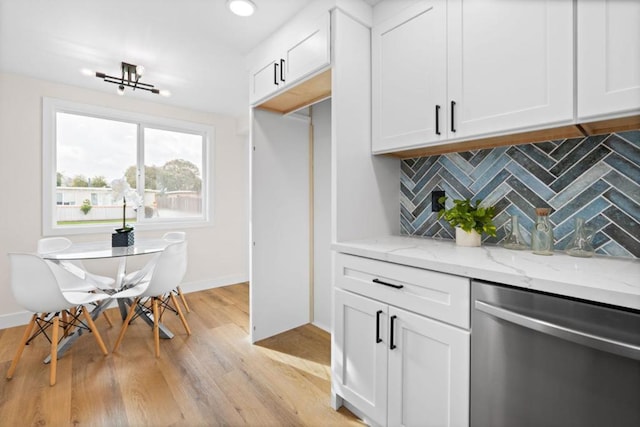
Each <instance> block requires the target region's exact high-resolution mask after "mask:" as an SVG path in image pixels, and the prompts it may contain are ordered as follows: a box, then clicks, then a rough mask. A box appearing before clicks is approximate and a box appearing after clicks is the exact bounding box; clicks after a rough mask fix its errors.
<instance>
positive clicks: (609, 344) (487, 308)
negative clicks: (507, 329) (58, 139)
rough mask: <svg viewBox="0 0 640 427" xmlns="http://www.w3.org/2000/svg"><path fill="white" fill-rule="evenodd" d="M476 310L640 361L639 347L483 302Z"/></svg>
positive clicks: (477, 302) (477, 303)
mask: <svg viewBox="0 0 640 427" xmlns="http://www.w3.org/2000/svg"><path fill="white" fill-rule="evenodd" d="M475 308H476V310H479V311H482V312H484V313H486V314H489V315H491V316H494V317H497V318H499V319H502V320H506V321H507V322H511V323H515V324H517V325H520V326H523V327H525V328H529V329H532V330H534V331H537V332H541V333H543V334H547V335H552V336H554V337H556V338H560V339H563V340H566V341H571V342H574V343H576V344H580V345H584V346H589V347H591V348H595V349H596V350H602V351H606V352H609V353H613V354H616V355H618V356H622V357H627V358H631V359H635V360H640V347H639V346H636V345H633V344H629V343H625V342H622V341H617V340H612V339H608V338H605V337H601V336H598V335H593V334H589V333H587V332H582V331H578V330H575V329H572V328H567V327H564V326H560V325H556V324H554V323H550V322H546V321H544V320H540V319H536V318H533V317H529V316H526V315H524V314H520V313H516V312H513V311H511V310H507V309H505V308H501V307H496V306H495V305H492V304H488V303H486V302H483V301H477V300H476V302H475Z"/></svg>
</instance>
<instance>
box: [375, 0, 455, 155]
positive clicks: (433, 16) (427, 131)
mask: <svg viewBox="0 0 640 427" xmlns="http://www.w3.org/2000/svg"><path fill="white" fill-rule="evenodd" d="M446 20H447V10H446V3H445V1H443V0H431V1H421V2H420V3H419V4H417V5H415V6H412V7H410V8H408V9H405V10H403V11H402V12H400V13H399V14H397V15H396V16H394V17H392V18H389V19H387V20H386V21H384V22H382V23H381V24H380V25H377V26H375V27H374V28H373V30H372V79H373V92H372V102H373V112H372V113H373V147H372V148H373V152H374V153H382V152H387V151H394V150H397V149H402V148H409V147H412V146H418V145H425V144H428V143H433V142H437V141H440V140H443V139H446V136H447V133H446V128H447V125H446V121H447V117H446V114H447V108H446V104H445V103H446V99H447V93H446V84H447V81H446V72H447V51H446ZM436 109H438V113H437V114H438V117H439V123H438V126H437V124H436Z"/></svg>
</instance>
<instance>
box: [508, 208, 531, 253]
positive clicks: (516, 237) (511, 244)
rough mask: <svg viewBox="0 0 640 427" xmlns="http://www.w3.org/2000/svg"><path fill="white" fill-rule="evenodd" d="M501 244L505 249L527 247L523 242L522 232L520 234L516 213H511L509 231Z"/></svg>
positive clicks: (518, 249) (519, 249)
mask: <svg viewBox="0 0 640 427" xmlns="http://www.w3.org/2000/svg"><path fill="white" fill-rule="evenodd" d="M502 246H504V247H505V248H507V249H514V250H517V251H521V250H523V249H528V248H529V245H527V244H526V243H525V241H524V238H523V237H522V234H520V223H519V220H518V215H511V232H510V233H509V235H508V236H507V237H506V238H505V239H504V242H503V243H502Z"/></svg>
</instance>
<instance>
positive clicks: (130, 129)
mask: <svg viewBox="0 0 640 427" xmlns="http://www.w3.org/2000/svg"><path fill="white" fill-rule="evenodd" d="M136 139H137V125H136V124H133V123H125V122H119V121H115V120H106V119H100V118H95V117H88V116H82V115H78V114H68V113H60V112H58V113H56V142H57V144H56V172H57V174H56V175H57V176H56V206H55V208H54V209H55V220H56V223H57V224H58V226H77V225H92V224H105V223H108V224H110V223H113V224H121V223H122V201H121V200H114V198H113V195H112V191H111V188H110V184H111V181H113V180H114V179H118V178H122V177H123V176H124V175H125V172H126V171H127V169H128V168H129V167H131V166H132V167H133V168H134V169H135V167H136V144H137V142H136ZM134 177H135V176H134ZM133 188H134V189H135V181H134V183H133ZM126 217H127V219H126V221H127V222H128V223H134V222H135V221H136V212H135V210H134V209H133V208H132V207H129V206H128V207H127V210H126Z"/></svg>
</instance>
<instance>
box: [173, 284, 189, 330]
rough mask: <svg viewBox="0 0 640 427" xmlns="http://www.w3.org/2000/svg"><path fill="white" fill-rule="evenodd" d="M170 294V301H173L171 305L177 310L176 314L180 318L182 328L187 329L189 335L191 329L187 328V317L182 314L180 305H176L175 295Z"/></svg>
mask: <svg viewBox="0 0 640 427" xmlns="http://www.w3.org/2000/svg"><path fill="white" fill-rule="evenodd" d="M170 295H171V302H173V305H174V306H175V307H176V311H177V312H178V316H179V317H180V320H181V321H182V326H184V330H185V331H187V335H191V329H190V328H189V324H188V323H187V319H186V318H185V317H184V314H182V310H181V309H180V306H179V305H178V300H177V299H176V297H175V295H173V294H170Z"/></svg>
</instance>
